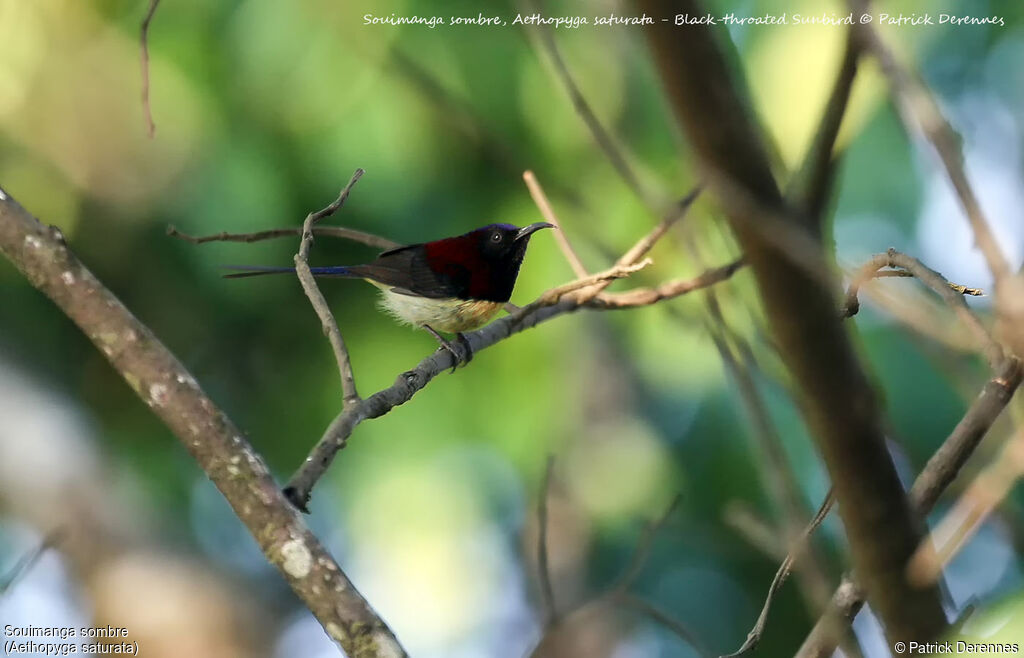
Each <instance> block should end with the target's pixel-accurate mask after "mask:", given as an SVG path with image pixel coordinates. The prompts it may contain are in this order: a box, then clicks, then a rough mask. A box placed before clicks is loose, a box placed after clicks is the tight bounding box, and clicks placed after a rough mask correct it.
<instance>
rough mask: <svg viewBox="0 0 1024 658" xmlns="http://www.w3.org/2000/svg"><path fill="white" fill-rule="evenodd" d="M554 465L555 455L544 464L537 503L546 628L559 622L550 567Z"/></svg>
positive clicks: (539, 566)
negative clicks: (550, 499)
mask: <svg viewBox="0 0 1024 658" xmlns="http://www.w3.org/2000/svg"><path fill="white" fill-rule="evenodd" d="M554 464H555V457H554V455H548V459H547V462H546V463H545V464H544V480H543V481H542V483H541V489H540V500H539V501H538V502H537V524H538V533H537V572H538V573H537V576H538V578H539V580H540V592H541V596H542V597H543V598H544V626H545V627H548V626H552V625H554V624H555V623H557V622H558V608H557V607H556V605H555V591H554V589H553V588H552V587H551V568H550V566H549V565H548V496H549V495H550V493H551V469H552V468H553V467H554Z"/></svg>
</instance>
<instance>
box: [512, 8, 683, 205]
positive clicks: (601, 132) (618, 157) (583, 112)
mask: <svg viewBox="0 0 1024 658" xmlns="http://www.w3.org/2000/svg"><path fill="white" fill-rule="evenodd" d="M524 4H525V5H527V6H528V7H529V8H530V12H531V13H533V12H534V11H535V7H534V6H533V4H534V3H533V2H532V1H531V0H525V1H524ZM534 32H535V33H536V34H537V36H538V37H539V39H540V43H541V46H542V47H543V49H544V51H545V52H546V53H547V55H548V58H549V59H550V60H551V63H552V65H554V68H555V73H556V74H557V76H558V79H559V81H560V82H561V83H562V86H564V87H565V90H566V92H567V93H568V94H569V99H570V100H571V101H572V105H573V107H574V108H575V109H576V113H577V114H578V115H579V116H580V118H581V119H582V120H583V123H584V124H586V126H587V129H588V130H589V131H590V134H591V136H593V138H594V141H595V142H596V143H597V146H598V148H600V149H601V151H602V152H603V153H604V154H605V157H607V158H608V162H610V163H611V165H612V167H614V169H615V171H616V172H617V173H618V174H619V177H620V178H621V179H622V181H623V182H624V183H625V184H626V186H627V187H628V188H629V189H630V191H632V192H633V194H634V195H636V197H637V198H638V199H640V201H641V202H642V203H643V204H644V205H645V206H647V208H649V209H651V210H652V211H653V212H654V213H655V214H656V215H659V216H661V215H664V207H665V205H666V204H665V201H664V200H663V198H661V195H658V194H656V193H655V192H653V191H652V190H650V189H649V188H648V187H647V186H645V185H644V184H643V183H642V182H641V181H640V178H639V176H637V174H636V172H635V171H634V170H633V167H632V166H631V165H630V164H629V162H628V160H627V158H626V156H625V154H624V153H623V151H622V149H621V148H620V147H619V146H618V144H616V142H615V139H614V138H613V137H612V136H611V134H609V132H608V131H607V130H605V128H604V126H603V125H602V124H601V120H600V119H598V118H597V115H596V114H595V113H594V110H593V109H592V108H591V107H590V103H588V102H587V99H586V98H585V97H584V96H583V94H582V92H581V91H580V88H579V86H578V85H577V84H576V81H575V80H574V79H573V77H572V73H570V72H569V68H568V66H566V64H565V60H564V59H562V54H561V53H560V52H559V50H558V44H557V43H556V42H555V38H554V36H552V31H551V30H549V29H548V28H547V27H545V26H538V27H537V28H536V29H535V30H534Z"/></svg>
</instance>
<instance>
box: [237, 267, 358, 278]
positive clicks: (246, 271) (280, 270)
mask: <svg viewBox="0 0 1024 658" xmlns="http://www.w3.org/2000/svg"><path fill="white" fill-rule="evenodd" d="M222 267H223V268H224V269H226V270H240V271H239V272H235V273H234V274H225V275H224V278H225V279H241V278H244V277H247V276H263V275H264V274H288V273H294V272H295V268H294V267H275V266H272V265H223V266H222ZM309 271H310V272H312V273H313V276H353V277H354V276H358V275H357V274H353V273H352V272H351V271H350V270H349V269H348V268H347V267H344V266H342V265H333V266H329V267H311V268H309Z"/></svg>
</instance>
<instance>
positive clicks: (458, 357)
mask: <svg viewBox="0 0 1024 658" xmlns="http://www.w3.org/2000/svg"><path fill="white" fill-rule="evenodd" d="M422 326H423V328H424V329H426V330H427V331H429V332H430V335H431V336H433V337H434V338H436V339H437V342H439V343H440V344H441V346H440V347H439V348H438V349H444V350H448V352H449V353H451V355H452V357H453V359H454V361H455V363H454V365H452V372H455V369H456V368H457V367H459V364H460V363H462V364H466V363H469V362H470V361H471V360H472V359H473V350H472V349H470V347H469V341H467V340H466V337H465V336H463V335H462V334H461V333H460V334H455V335H456V336H457V337H458V339H459V347H462V348H463V349H465V352H464V353H462V352H459V350H458V349H457V348H456V347H455V346H454V345H452V344H451V342H450V341H449V340H448V339H446V338H445V337H444V336H442V335H441V334H439V333H437V332H436V331H435V330H434V328H433V327H431V326H430V325H429V324H425V325H422Z"/></svg>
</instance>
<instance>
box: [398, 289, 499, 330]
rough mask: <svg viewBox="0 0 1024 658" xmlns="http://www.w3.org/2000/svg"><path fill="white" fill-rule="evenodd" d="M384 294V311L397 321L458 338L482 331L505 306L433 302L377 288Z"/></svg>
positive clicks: (497, 304) (435, 300) (442, 300)
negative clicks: (428, 327) (458, 335)
mask: <svg viewBox="0 0 1024 658" xmlns="http://www.w3.org/2000/svg"><path fill="white" fill-rule="evenodd" d="M378 287H379V288H380V289H381V292H382V293H383V296H382V297H381V300H380V305H381V307H382V308H383V309H384V310H385V311H387V312H388V313H390V314H391V315H393V316H394V317H395V318H397V319H398V320H399V321H400V322H406V323H408V324H411V325H413V326H416V327H420V326H423V325H429V326H430V327H431V328H432V329H435V330H436V331H443V332H445V333H449V334H457V333H461V332H464V331H473V330H474V329H479V328H480V327H482V326H484V325H485V324H487V323H488V322H490V321H491V320H492V319H493V318H494V316H495V315H496V314H497V313H498V311H500V310H501V308H502V307H503V306H504V304H502V303H501V302H488V301H482V300H463V299H430V298H427V297H417V296H415V295H403V294H400V293H397V292H392V291H391V290H390V289H389V288H384V287H383V286H378Z"/></svg>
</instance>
